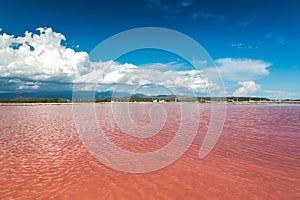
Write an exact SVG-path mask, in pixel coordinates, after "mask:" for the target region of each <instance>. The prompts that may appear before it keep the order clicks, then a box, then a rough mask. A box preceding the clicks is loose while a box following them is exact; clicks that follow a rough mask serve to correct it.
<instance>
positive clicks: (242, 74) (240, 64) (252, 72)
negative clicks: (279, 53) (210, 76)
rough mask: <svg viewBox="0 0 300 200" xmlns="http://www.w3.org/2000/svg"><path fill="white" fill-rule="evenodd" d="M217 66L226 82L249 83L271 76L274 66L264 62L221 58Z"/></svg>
mask: <svg viewBox="0 0 300 200" xmlns="http://www.w3.org/2000/svg"><path fill="white" fill-rule="evenodd" d="M215 62H216V64H217V66H218V69H219V71H220V73H221V75H222V78H223V79H224V80H230V81H247V80H254V79H257V78H258V77H261V76H266V75H268V74H269V70H268V67H270V66H271V65H272V64H271V63H269V62H266V61H263V60H253V59H241V58H220V59H217V60H216V61H215Z"/></svg>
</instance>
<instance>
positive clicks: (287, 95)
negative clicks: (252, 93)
mask: <svg viewBox="0 0 300 200" xmlns="http://www.w3.org/2000/svg"><path fill="white" fill-rule="evenodd" d="M264 92H265V93H266V96H267V97H268V98H270V99H291V98H294V97H296V96H297V94H296V93H294V92H288V91H282V90H275V91H272V90H265V91H264Z"/></svg>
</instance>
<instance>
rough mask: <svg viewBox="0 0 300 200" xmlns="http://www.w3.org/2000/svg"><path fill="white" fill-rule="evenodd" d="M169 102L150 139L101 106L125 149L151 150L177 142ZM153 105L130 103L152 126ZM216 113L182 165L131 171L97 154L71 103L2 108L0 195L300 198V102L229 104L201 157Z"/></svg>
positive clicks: (203, 123)
mask: <svg viewBox="0 0 300 200" xmlns="http://www.w3.org/2000/svg"><path fill="white" fill-rule="evenodd" d="M162 106H164V107H165V110H166V122H165V123H164V124H163V128H162V129H160V131H159V132H158V133H157V134H156V135H155V136H153V137H150V138H149V139H136V138H134V137H133V136H130V135H128V134H124V133H123V132H122V131H121V130H120V127H119V126H118V125H117V122H116V121H115V120H116V119H114V118H113V115H112V114H113V113H112V112H111V110H110V104H97V105H96V107H95V111H96V115H97V119H98V121H99V126H101V128H102V130H103V131H105V133H106V135H107V137H108V138H109V139H110V140H111V141H114V143H115V144H116V145H118V146H119V147H120V148H124V149H126V150H128V151H132V152H151V151H155V150H156V149H159V148H161V147H163V146H164V145H166V144H168V143H169V142H170V141H171V140H172V138H173V137H174V136H175V134H176V131H177V130H178V128H179V124H180V120H181V118H180V116H181V113H180V112H179V110H178V105H177V104H163V105H162ZM150 107H151V104H149V105H147V104H145V105H144V104H132V105H130V112H131V117H132V118H131V119H132V121H133V122H135V123H136V124H137V125H139V126H141V127H143V126H145V125H147V124H149V123H151V118H150V117H149V115H148V111H149V108H150ZM209 111H210V108H209V106H202V108H201V115H200V116H199V117H200V118H199V119H200V121H199V130H198V134H197V135H196V138H195V140H194V142H193V143H192V145H191V146H190V148H189V149H188V150H187V151H186V152H185V153H184V155H183V156H181V157H180V158H179V159H178V160H177V161H176V162H174V163H173V164H171V165H170V166H167V167H165V168H162V169H160V170H158V171H154V172H150V173H145V174H131V173H124V172H121V171H117V170H114V169H111V168H110V167H107V166H106V165H104V164H102V163H101V162H99V161H98V160H97V159H95V158H94V157H92V156H91V154H90V153H89V151H88V150H87V149H86V148H85V146H84V145H83V143H82V142H81V140H80V138H79V136H78V134H77V130H76V127H75V123H74V120H73V113H72V106H71V105H38V106H0V199H300V107H299V106H272V105H269V106H261V105H259V106H256V105H234V106H228V107H227V114H226V121H225V124H224V127H223V132H222V135H221V137H220V139H219V141H218V143H217V144H216V145H215V147H214V149H213V150H212V152H210V154H208V156H207V157H205V158H204V159H199V157H198V153H199V148H200V146H201V144H202V141H203V138H204V136H205V134H206V131H207V126H208V123H209V120H210V112H209ZM157 117H160V116H157ZM122 122H124V120H123V121H122ZM124 123H125V124H126V121H125V122H124Z"/></svg>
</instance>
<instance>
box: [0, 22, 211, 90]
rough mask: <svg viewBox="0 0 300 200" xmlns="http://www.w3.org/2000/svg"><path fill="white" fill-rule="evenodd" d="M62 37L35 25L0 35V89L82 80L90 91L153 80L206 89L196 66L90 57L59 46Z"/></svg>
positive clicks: (54, 87) (166, 85)
mask: <svg viewBox="0 0 300 200" xmlns="http://www.w3.org/2000/svg"><path fill="white" fill-rule="evenodd" d="M65 40H66V38H65V36H64V35H63V34H61V33H56V32H54V31H53V30H52V29H51V28H38V29H37V33H32V32H28V31H26V32H25V34H24V36H19V37H15V36H14V35H9V34H6V33H3V34H0V92H8V91H9V90H13V89H14V90H31V91H38V90H51V88H52V90H57V89H70V88H71V84H72V83H78V84H80V85H82V87H81V89H82V90H94V89H95V84H98V89H101V90H102V91H103V90H112V89H121V88H123V89H124V88H127V89H128V88H129V87H135V88H136V87H137V86H143V87H144V88H153V87H152V86H153V85H160V87H161V88H169V89H170V90H174V91H175V90H176V91H181V92H183V91H195V92H206V91H207V89H208V83H209V82H208V80H207V78H206V79H205V78H203V77H202V76H201V72H200V71H198V70H185V71H182V70H180V67H181V64H178V63H167V64H163V63H154V64H149V65H143V66H136V65H133V64H128V63H125V64H120V63H117V62H114V61H107V62H91V61H90V60H89V56H88V54H87V53H86V52H75V51H74V50H73V49H71V48H68V47H66V46H64V45H63V44H62V42H63V41H65ZM3 85H4V86H5V87H4V86H3ZM66 85H69V86H68V87H67V88H66ZM116 85H122V87H120V86H119V87H116ZM151 85H152V86H151ZM123 86H124V87H123ZM125 86H126V87H125Z"/></svg>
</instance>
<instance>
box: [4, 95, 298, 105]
mask: <svg viewBox="0 0 300 200" xmlns="http://www.w3.org/2000/svg"><path fill="white" fill-rule="evenodd" d="M72 102H77V103H82V102H83V103H85V102H96V103H108V102H145V103H146V102H149V103H150V102H163V103H168V102H170V103H171V102H199V103H211V102H220V103H222V102H223V103H224V102H226V103H231V104H239V103H254V104H255V103H300V99H298V100H289V99H286V100H270V99H268V98H260V97H223V98H221V97H176V96H160V97H147V96H131V97H129V96H125V97H120V98H109V97H105V98H96V99H81V100H75V101H74V100H73V101H72V100H69V99H60V98H15V99H0V103H72Z"/></svg>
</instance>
